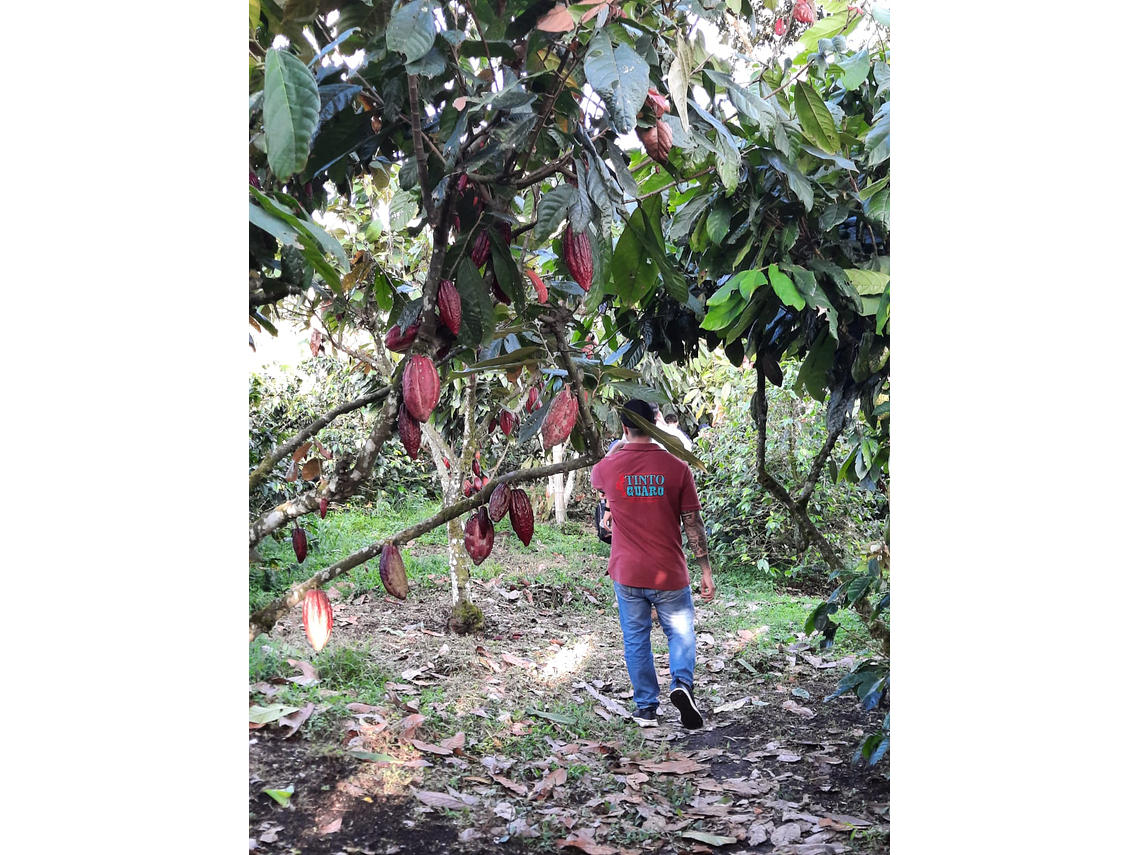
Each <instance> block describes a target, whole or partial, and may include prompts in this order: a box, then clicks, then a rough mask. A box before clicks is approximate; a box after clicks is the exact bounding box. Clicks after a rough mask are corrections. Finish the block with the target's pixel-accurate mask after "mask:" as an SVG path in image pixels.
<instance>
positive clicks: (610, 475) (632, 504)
mask: <svg viewBox="0 0 1140 855" xmlns="http://www.w3.org/2000/svg"><path fill="white" fill-rule="evenodd" d="M590 483H591V484H593V486H594V489H596V490H601V491H602V492H603V493H605V494H606V502H607V503H608V504H609V506H610V513H611V514H613V543H612V544H611V548H610V565H609V571H610V578H611V579H613V580H614V581H615V582H619V583H621V584H622V585H629V586H630V587H632V588H653V589H654V590H658V591H677V590H680V589H681V588H687V587H689V565H688V562H687V561H686V560H685V552H684V550H683V549H682V548H681V514H683V513H687V512H689V511H699V510H700V509H701V501H700V499H698V498H697V485H696V483H695V482H694V481H693V473H692V470H690V469H689V464H687V463H685V461H683V460H678V459H677V458H676V457H674V456H673V455H672V454H670V453H669V452H668V451H665V450H664V449H662V448H659V447H658V446H656V445H654V444H653V443H649V442H645V443H642V442H634V443H630V444H628V445H626V446H625V447H624V448H622V449H621V450H620V451H617V452H614V453H613V454H612V455H610V456H609V457H606V458H605V459H603V460H601V461H599V462H598V463H595V464H594V471H593V474H592V475H591V476H590Z"/></svg>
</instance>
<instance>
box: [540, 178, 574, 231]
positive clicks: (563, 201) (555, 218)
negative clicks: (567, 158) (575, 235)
mask: <svg viewBox="0 0 1140 855" xmlns="http://www.w3.org/2000/svg"><path fill="white" fill-rule="evenodd" d="M577 200H578V188H577V187H571V186H570V185H569V184H559V185H558V186H557V187H555V188H554V189H553V190H551V191H549V192H548V193H545V194H543V196H542V198H540V199H539V200H538V212H537V214H536V215H535V226H534V240H535V241H536V242H537V243H540V244H541V243H545V242H546V241H547V240H549V239H550V236H551V235H552V234H554V230H555V229H557V228H558V227H559V226H560V225H561V224H562V221H563V220H565V219H566V214H567V211H568V210H569V208H570V205H571V204H573V203H574V202H576V201H577Z"/></svg>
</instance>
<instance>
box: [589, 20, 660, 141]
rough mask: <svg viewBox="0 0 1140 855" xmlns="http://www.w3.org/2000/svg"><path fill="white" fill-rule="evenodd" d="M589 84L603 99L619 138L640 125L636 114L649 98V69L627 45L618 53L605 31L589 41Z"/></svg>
mask: <svg viewBox="0 0 1140 855" xmlns="http://www.w3.org/2000/svg"><path fill="white" fill-rule="evenodd" d="M584 67H585V71H586V80H588V81H589V83H590V86H592V87H593V88H594V90H595V91H596V92H597V93H598V94H599V95H600V96H601V97H602V100H603V101H605V103H606V107H607V108H609V111H610V116H611V117H612V118H613V121H614V127H615V128H617V132H618V133H619V134H626V133H629V132H630V131H632V130H633V129H634V127H636V125H637V111H638V110H640V109H641V105H642V104H644V103H645V97H646V96H647V95H648V94H649V66H648V65H647V64H646V62H645V60H644V59H642V58H641V57H640V56H638V54H637V53H636V51H634V50H633V48H631V47H630V46H629V45H627V44H625V43H624V42H622V43H620V44H619V45H618V46H617V48H616V49H615V48H614V46H613V43H612V42H611V41H610V37H609V34H608V33H607V31H606V30H604V29H603V30H598V31H597V32H596V33H594V37H593V38H592V39H591V40H590V47H589V49H588V50H587V52H586V62H585V64H584Z"/></svg>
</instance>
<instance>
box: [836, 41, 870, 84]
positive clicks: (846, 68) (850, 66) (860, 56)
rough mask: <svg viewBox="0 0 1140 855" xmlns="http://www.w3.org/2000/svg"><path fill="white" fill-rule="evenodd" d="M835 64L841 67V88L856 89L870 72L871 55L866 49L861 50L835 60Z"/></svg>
mask: <svg viewBox="0 0 1140 855" xmlns="http://www.w3.org/2000/svg"><path fill="white" fill-rule="evenodd" d="M836 66H838V67H839V68H841V69H843V88H844V89H846V90H847V91H848V92H850V91H851V90H852V89H858V88H859V87H860V86H861V85H862V84H863V81H864V80H866V79H867V75H868V74H870V73H871V57H870V55H869V54H868V53H867V51H866V50H861V51H859V53H857V54H855V56H851V57H848V58H847V59H844V60H842V61H840V62H837V63H836Z"/></svg>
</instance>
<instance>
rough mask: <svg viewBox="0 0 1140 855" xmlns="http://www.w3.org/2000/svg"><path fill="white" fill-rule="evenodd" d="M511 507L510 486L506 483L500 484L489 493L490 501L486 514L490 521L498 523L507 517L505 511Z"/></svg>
mask: <svg viewBox="0 0 1140 855" xmlns="http://www.w3.org/2000/svg"><path fill="white" fill-rule="evenodd" d="M510 507H511V485H510V484H507V483H503V484H500V485H499V486H498V487H496V488H495V489H494V490H493V491H492V493H491V501H490V502H489V503H488V512H489V514H490V516H491V519H492V520H494V521H495V522H498V521H499V520H501V519H502V518H503V517H505V516H506V515H507V511H508V510H510Z"/></svg>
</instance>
